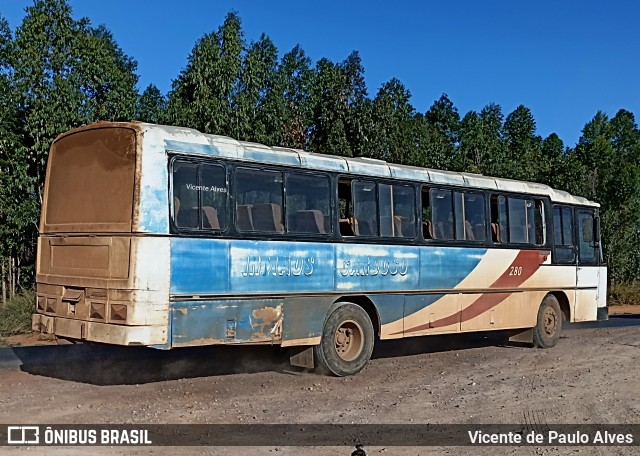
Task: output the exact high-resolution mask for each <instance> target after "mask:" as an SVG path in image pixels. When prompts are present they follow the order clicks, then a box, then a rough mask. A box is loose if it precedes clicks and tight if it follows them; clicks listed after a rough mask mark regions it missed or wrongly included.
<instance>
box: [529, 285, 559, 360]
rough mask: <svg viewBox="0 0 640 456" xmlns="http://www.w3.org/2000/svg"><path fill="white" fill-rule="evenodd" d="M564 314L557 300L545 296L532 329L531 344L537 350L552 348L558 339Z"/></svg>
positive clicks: (553, 296)
mask: <svg viewBox="0 0 640 456" xmlns="http://www.w3.org/2000/svg"><path fill="white" fill-rule="evenodd" d="M563 319H564V314H563V312H562V310H561V308H560V303H559V302H558V298H557V297H556V296H555V294H553V293H549V294H547V295H546V296H545V297H544V299H543V300H542V303H541V304H540V307H539V309H538V316H537V320H536V326H535V327H534V328H533V344H534V346H535V347H538V348H552V347H554V346H555V345H556V344H557V343H558V339H560V331H561V330H562V320H563Z"/></svg>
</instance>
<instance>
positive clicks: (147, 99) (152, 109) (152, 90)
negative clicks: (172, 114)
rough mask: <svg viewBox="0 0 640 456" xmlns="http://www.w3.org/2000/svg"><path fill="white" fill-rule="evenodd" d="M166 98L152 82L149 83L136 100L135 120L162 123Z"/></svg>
mask: <svg viewBox="0 0 640 456" xmlns="http://www.w3.org/2000/svg"><path fill="white" fill-rule="evenodd" d="M166 109H167V100H166V98H165V97H164V96H163V95H162V93H160V90H159V89H158V88H157V87H156V86H155V85H153V84H149V85H148V86H147V88H146V89H144V92H142V95H141V96H140V98H138V101H137V102H136V114H135V118H136V120H139V121H140V122H148V123H155V124H159V123H163V122H164V116H165V115H166V114H165V111H166Z"/></svg>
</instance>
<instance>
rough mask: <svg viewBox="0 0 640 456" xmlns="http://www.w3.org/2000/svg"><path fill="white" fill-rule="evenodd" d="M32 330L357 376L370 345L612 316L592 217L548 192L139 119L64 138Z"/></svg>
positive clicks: (47, 211)
mask: <svg viewBox="0 0 640 456" xmlns="http://www.w3.org/2000/svg"><path fill="white" fill-rule="evenodd" d="M36 280H37V311H36V313H35V314H34V316H33V328H34V330H36V331H41V332H44V333H50V334H55V335H57V336H59V337H62V338H68V339H74V340H79V341H92V342H98V343H106V344H117V345H142V346H149V347H155V348H161V349H169V348H174V347H187V346H195V345H209V344H274V345H280V346H282V347H290V348H291V350H292V355H291V361H292V364H294V365H299V366H306V367H314V366H315V367H316V368H318V369H319V370H322V371H324V372H329V373H332V374H335V375H349V374H353V373H356V372H358V371H359V370H360V369H362V368H363V366H364V365H365V364H366V363H367V361H368V360H369V358H370V356H371V353H372V349H373V344H374V340H375V339H376V337H378V338H379V339H393V338H403V337H410V336H423V335H432V334H447V333H462V332H471V331H489V330H514V334H515V333H520V336H521V337H525V338H528V339H529V340H530V341H531V342H533V343H534V344H535V345H537V346H539V347H542V348H548V347H552V346H554V345H555V344H556V342H557V340H558V338H559V333H560V329H561V327H562V322H563V320H566V321H571V322H574V321H588V320H598V319H604V318H606V310H607V309H606V301H605V296H606V268H605V267H604V265H603V261H602V255H601V250H600V239H599V229H598V204H596V203H593V202H590V201H587V200H586V199H584V198H580V197H576V196H572V195H569V194H567V193H564V192H561V191H557V190H553V189H552V188H549V187H548V186H546V185H540V184H534V183H530V182H519V181H513V180H507V179H498V178H491V177H486V176H482V175H475V174H465V173H452V172H445V171H437V170H432V169H422V168H415V167H408V166H401V165H395V164H391V163H386V162H384V161H380V160H374V159H366V158H342V157H337V156H328V155H321V154H315V153H308V152H304V151H302V150H293V149H285V148H279V147H266V146H264V145H260V144H253V143H247V142H240V141H236V140H233V139H230V138H227V137H223V136H214V135H207V134H202V133H199V132H198V131H195V130H192V129H188V128H177V127H168V126H159V125H150V124H143V123H107V122H101V123H95V124H91V125H86V126H83V127H81V128H78V129H75V130H72V131H69V132H67V133H64V134H62V135H60V136H59V137H58V138H57V139H56V140H55V142H54V143H53V145H52V147H51V152H50V155H49V162H48V168H47V177H46V186H45V194H44V202H43V208H42V219H41V225H40V237H39V239H38V261H37V277H36Z"/></svg>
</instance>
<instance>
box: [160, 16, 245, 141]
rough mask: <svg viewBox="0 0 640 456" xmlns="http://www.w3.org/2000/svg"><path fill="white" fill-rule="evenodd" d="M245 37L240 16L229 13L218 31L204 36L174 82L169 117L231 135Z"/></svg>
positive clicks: (172, 120) (217, 132) (207, 130)
mask: <svg viewBox="0 0 640 456" xmlns="http://www.w3.org/2000/svg"><path fill="white" fill-rule="evenodd" d="M243 47H244V39H243V33H242V28H241V24H240V18H239V17H238V15H237V14H235V13H229V14H228V15H227V17H226V19H225V21H224V23H223V25H222V26H221V27H220V28H219V29H218V31H217V32H212V33H208V34H206V35H204V36H203V37H202V38H200V39H199V40H198V41H197V42H196V44H195V46H194V47H193V49H192V51H191V53H190V55H189V57H188V61H187V66H186V68H184V69H183V70H182V71H181V72H180V74H179V76H178V77H177V78H176V79H175V80H174V81H173V86H172V90H171V92H170V93H169V101H168V112H167V120H168V122H169V123H172V124H174V125H180V126H184V127H190V128H195V129H197V130H199V131H201V132H203V133H213V134H222V135H229V134H230V133H231V132H232V130H233V126H232V124H233V121H232V106H233V98H234V96H235V95H236V94H237V91H238V85H239V76H240V71H241V67H242V51H243Z"/></svg>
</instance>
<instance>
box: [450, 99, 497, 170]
mask: <svg viewBox="0 0 640 456" xmlns="http://www.w3.org/2000/svg"><path fill="white" fill-rule="evenodd" d="M503 119H504V116H503V115H502V109H501V108H500V106H499V105H496V104H493V103H492V104H488V105H487V106H485V107H484V108H482V110H481V111H480V113H476V112H475V111H470V112H469V113H467V114H466V115H465V116H464V118H463V119H462V122H461V123H460V140H459V141H460V155H461V160H462V161H463V163H464V166H465V169H467V170H468V171H471V172H475V173H481V174H486V175H489V176H498V175H500V174H501V173H502V172H503V170H502V168H503V165H502V162H503V161H504V160H507V153H506V145H505V143H504V142H503V141H502V137H501V132H502V126H503Z"/></svg>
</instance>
